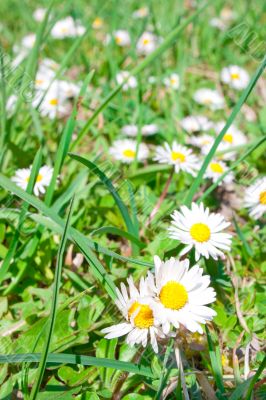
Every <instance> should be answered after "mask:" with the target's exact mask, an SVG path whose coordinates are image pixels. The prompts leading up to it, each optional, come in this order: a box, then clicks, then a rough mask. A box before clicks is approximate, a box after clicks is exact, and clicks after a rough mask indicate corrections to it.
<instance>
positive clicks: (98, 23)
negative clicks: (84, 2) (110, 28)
mask: <svg viewBox="0 0 266 400" xmlns="http://www.w3.org/2000/svg"><path fill="white" fill-rule="evenodd" d="M102 24H103V20H102V19H101V18H95V20H94V21H93V27H94V28H100V27H101V26H102Z"/></svg>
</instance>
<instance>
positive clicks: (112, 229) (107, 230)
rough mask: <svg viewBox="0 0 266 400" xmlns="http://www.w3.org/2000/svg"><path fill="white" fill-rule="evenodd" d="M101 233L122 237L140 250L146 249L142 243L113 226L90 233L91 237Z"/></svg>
mask: <svg viewBox="0 0 266 400" xmlns="http://www.w3.org/2000/svg"><path fill="white" fill-rule="evenodd" d="M102 233H111V234H112V235H116V236H120V237H123V238H125V239H127V240H129V241H130V242H132V243H135V244H136V245H137V246H138V247H139V248H140V249H144V247H146V244H145V243H142V242H141V241H140V240H138V239H137V238H136V237H135V236H133V235H131V234H130V233H128V232H125V231H122V229H118V228H115V227H113V226H103V227H101V228H99V229H95V230H94V231H92V232H91V236H93V235H99V234H102Z"/></svg>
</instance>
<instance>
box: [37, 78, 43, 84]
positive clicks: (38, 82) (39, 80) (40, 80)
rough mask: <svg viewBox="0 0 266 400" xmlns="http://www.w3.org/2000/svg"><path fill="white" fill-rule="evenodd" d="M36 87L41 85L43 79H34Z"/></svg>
mask: <svg viewBox="0 0 266 400" xmlns="http://www.w3.org/2000/svg"><path fill="white" fill-rule="evenodd" d="M35 83H36V85H41V84H42V83H43V79H36V81H35Z"/></svg>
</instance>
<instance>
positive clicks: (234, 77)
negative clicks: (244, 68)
mask: <svg viewBox="0 0 266 400" xmlns="http://www.w3.org/2000/svg"><path fill="white" fill-rule="evenodd" d="M231 78H232V79H239V78H240V76H239V74H238V73H237V72H235V73H232V74H231Z"/></svg>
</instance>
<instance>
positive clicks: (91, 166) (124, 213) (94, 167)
mask: <svg viewBox="0 0 266 400" xmlns="http://www.w3.org/2000/svg"><path fill="white" fill-rule="evenodd" d="M69 156H70V157H71V158H73V159H74V160H77V161H79V162H80V163H81V164H83V165H85V166H86V167H88V168H89V169H90V171H92V172H93V173H94V174H95V175H97V176H98V178H99V179H100V180H101V182H102V183H103V184H104V186H105V187H106V188H107V189H108V191H109V192H110V193H111V195H112V196H113V198H114V200H115V202H116V204H117V207H118V208H119V210H120V213H121V215H122V217H123V219H124V221H125V224H126V227H127V229H128V232H129V233H131V234H132V235H133V236H134V233H135V230H134V226H133V223H132V221H131V218H130V215H129V211H128V209H127V207H126V205H125V204H124V202H123V200H122V199H121V197H120V195H119V194H118V192H117V191H116V189H115V187H114V186H113V184H112V182H111V180H110V179H109V178H108V177H107V176H106V175H105V173H104V172H103V171H101V170H100V168H98V167H97V165H96V164H95V163H93V162H91V161H89V160H87V159H86V158H84V157H80V156H78V155H76V154H72V153H70V154H69Z"/></svg>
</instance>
